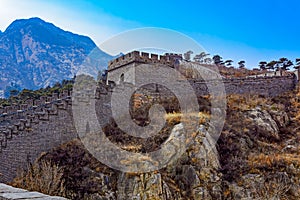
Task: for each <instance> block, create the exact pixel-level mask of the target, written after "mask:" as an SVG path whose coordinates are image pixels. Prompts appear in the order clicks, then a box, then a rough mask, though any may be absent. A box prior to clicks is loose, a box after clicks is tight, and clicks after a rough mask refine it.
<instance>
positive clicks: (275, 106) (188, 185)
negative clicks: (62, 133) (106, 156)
mask: <svg viewBox="0 0 300 200" xmlns="http://www.w3.org/2000/svg"><path fill="white" fill-rule="evenodd" d="M299 97H300V93H299V94H298V95H295V94H294V93H292V92H291V93H290V94H288V95H286V96H282V97H275V98H272V99H270V98H262V97H256V96H254V97H253V96H252V97H250V96H248V95H243V96H242V95H231V96H229V97H228V98H227V100H228V110H227V116H226V122H225V126H224V128H223V131H222V134H221V136H220V138H219V140H218V142H217V144H214V142H213V140H212V138H211V137H210V135H209V133H208V132H207V130H206V129H207V123H206V122H204V123H201V125H199V128H198V130H197V131H196V132H195V133H194V140H193V145H191V146H190V147H189V148H187V150H186V151H185V152H184V153H183V155H182V156H181V157H180V158H179V159H178V160H176V161H175V162H174V163H171V164H170V165H168V166H167V167H165V168H163V169H160V170H158V171H155V172H151V173H143V174H137V173H136V174H135V173H123V172H120V171H117V170H113V169H111V168H109V167H107V166H105V165H103V164H102V163H101V162H99V161H97V160H96V159H95V158H94V157H93V156H91V154H89V152H87V150H85V148H84V146H83V145H82V144H81V142H80V141H79V140H77V139H76V140H73V141H71V142H69V143H67V144H64V145H62V146H60V147H58V148H56V149H53V150H52V151H51V152H48V153H44V154H43V155H42V156H41V157H40V158H39V159H38V160H37V163H36V164H35V165H39V163H41V161H45V160H46V161H51V162H53V163H55V164H57V165H59V166H61V167H62V168H63V169H64V170H63V176H62V178H63V181H64V182H63V183H64V184H65V190H66V192H65V196H66V197H68V198H71V199H145V200H146V199H151V200H152V199H159V200H167V199H179V200H186V199H191V200H192V199H195V200H201V199H205V200H206V199H230V200H232V199H233V200H238V199H299V198H300V187H299V185H300V181H299V180H300V179H299V177H300V157H299V153H300V147H299V141H300V132H299V124H300V120H299V119H300V117H299V116H300V115H299V113H300V112H299V111H300V100H299ZM202 101H203V104H205V103H207V102H205V99H203V100H202ZM207 106H208V107H209V105H207ZM177 120H178V119H177V118H176V117H174V118H172V120H170V121H168V123H169V124H168V126H167V128H166V129H163V131H162V132H160V133H159V134H157V135H158V136H157V137H159V138H156V139H154V138H152V139H147V140H136V141H135V140H133V139H132V137H129V136H128V135H127V134H124V133H122V131H120V130H119V129H118V128H117V127H115V124H114V123H112V124H110V125H108V126H107V127H105V128H104V130H105V131H106V133H107V137H108V138H109V139H110V140H111V141H112V142H114V143H115V144H118V145H119V146H122V148H124V149H126V150H128V151H134V152H136V151H139V150H140V149H141V146H142V147H143V146H145V147H147V150H149V152H151V151H152V150H153V149H155V148H156V145H161V144H163V143H167V142H170V141H171V142H172V143H174V144H176V142H178V141H180V139H181V133H180V132H181V129H180V127H181V123H177V122H178V121H177ZM174 121H176V122H174ZM126 144H127V146H126ZM29 173H30V171H29ZM26 181H28V180H27V179H24V177H22V176H21V177H19V178H17V179H15V181H14V183H13V184H14V185H15V186H19V187H25V188H26V184H30V181H29V182H26ZM22 184H23V185H22ZM24 184H25V186H24Z"/></svg>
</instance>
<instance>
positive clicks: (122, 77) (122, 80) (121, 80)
mask: <svg viewBox="0 0 300 200" xmlns="http://www.w3.org/2000/svg"><path fill="white" fill-rule="evenodd" d="M120 82H124V74H121V76H120Z"/></svg>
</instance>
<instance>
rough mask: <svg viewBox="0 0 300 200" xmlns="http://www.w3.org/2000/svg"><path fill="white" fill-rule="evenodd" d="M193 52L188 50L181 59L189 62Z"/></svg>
mask: <svg viewBox="0 0 300 200" xmlns="http://www.w3.org/2000/svg"><path fill="white" fill-rule="evenodd" d="M193 53H194V52H193V51H191V50H189V51H187V52H186V53H184V54H183V57H184V59H185V60H186V61H191V55H192V54H193Z"/></svg>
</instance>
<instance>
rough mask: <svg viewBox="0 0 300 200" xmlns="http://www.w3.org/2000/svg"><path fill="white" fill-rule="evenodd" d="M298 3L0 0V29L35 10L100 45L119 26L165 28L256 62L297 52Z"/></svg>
mask: <svg viewBox="0 0 300 200" xmlns="http://www.w3.org/2000/svg"><path fill="white" fill-rule="evenodd" d="M299 8H300V1H298V0H285V1H282V0H273V1H270V0H260V1H258V0H251V1H250V0H249V1H248V0H247V1H246V0H240V1H232V0H226V1H225V0H223V1H222V0H217V1H216V0H212V1H201V0H198V1H174V0H173V1H169V0H165V1H158V0H152V1H133V0H126V1H124V0H123V1H113V0H90V1H83V0H73V1H66V0H65V1H63V0H49V1H47V2H46V1H42V0H27V1H18V0H0V30H2V31H4V30H5V28H6V27H7V26H8V25H9V24H10V23H11V22H12V21H13V20H14V19H17V18H29V17H35V16H37V17H40V18H42V19H44V20H46V21H50V22H52V23H54V24H55V25H57V26H59V27H61V28H63V29H65V30H69V31H73V32H76V33H79V34H84V35H88V36H90V37H91V38H92V39H93V40H94V41H95V42H96V43H97V44H98V45H100V44H101V43H102V42H103V41H105V40H107V39H108V38H110V37H112V36H114V35H116V34H118V33H120V32H122V31H127V30H131V29H134V28H143V27H159V28H168V29H172V30H175V31H179V32H181V33H183V34H186V35H187V36H189V37H191V38H193V39H194V40H196V41H197V42H198V43H199V44H201V45H202V46H203V47H204V49H205V50H206V51H207V52H209V53H211V54H220V55H221V56H222V57H223V59H232V60H234V61H235V63H237V62H238V61H239V60H246V63H248V66H249V67H253V66H254V67H255V66H257V63H258V62H259V61H261V60H266V61H270V60H273V59H279V58H280V57H288V58H290V59H293V60H294V59H295V58H296V57H300V39H299V36H300V15H299V14H297V12H298V10H297V9H299Z"/></svg>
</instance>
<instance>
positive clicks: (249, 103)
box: [227, 94, 272, 111]
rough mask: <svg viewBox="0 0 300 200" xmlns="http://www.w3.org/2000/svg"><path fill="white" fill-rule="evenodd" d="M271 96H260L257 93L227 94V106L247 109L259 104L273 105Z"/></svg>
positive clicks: (235, 108)
mask: <svg viewBox="0 0 300 200" xmlns="http://www.w3.org/2000/svg"><path fill="white" fill-rule="evenodd" d="M271 104H272V102H271V100H270V99H269V98H265V97H259V96H257V95H250V94H249V95H238V94H232V95H228V96H227V106H228V108H230V110H239V111H245V110H250V109H253V108H255V107H257V106H260V107H265V106H267V105H271Z"/></svg>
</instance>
